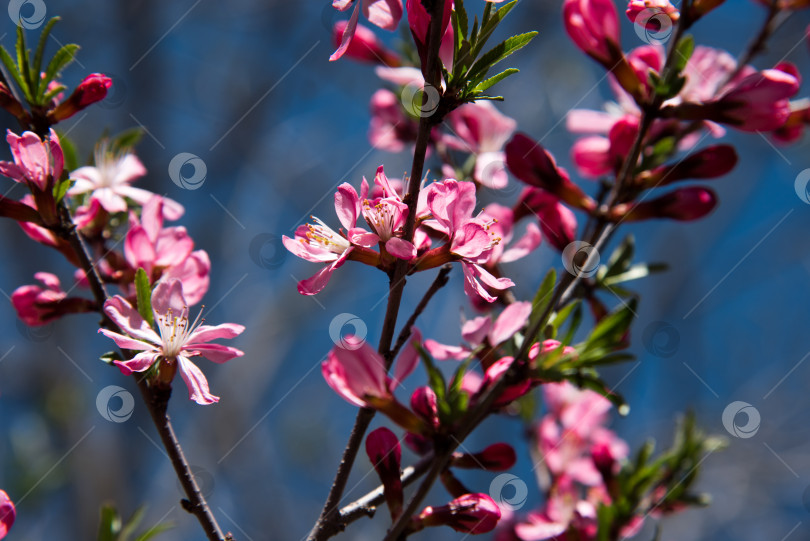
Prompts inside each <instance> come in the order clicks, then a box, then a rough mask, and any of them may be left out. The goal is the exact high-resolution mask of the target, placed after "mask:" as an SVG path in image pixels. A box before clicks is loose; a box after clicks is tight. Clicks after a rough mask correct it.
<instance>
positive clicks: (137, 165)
mask: <svg viewBox="0 0 810 541" xmlns="http://www.w3.org/2000/svg"><path fill="white" fill-rule="evenodd" d="M145 174H146V169H145V168H144V166H143V164H142V163H141V161H140V160H139V159H138V157H137V156H135V154H132V153H131V152H125V153H123V154H118V155H116V154H114V153H113V152H111V151H110V150H109V148H108V147H107V143H106V142H104V143H102V144H100V145H99V146H98V147H96V152H95V166H91V165H88V166H84V167H80V168H78V169H76V170H75V171H73V173H72V174H71V178H75V179H76V183H75V184H74V185H73V187H72V188H70V190H68V195H70V196H75V195H79V194H83V193H87V192H90V199H91V200H96V201H98V202H99V203H101V206H102V207H104V209H105V210H106V211H107V212H110V213H114V212H125V211H126V210H127V203H126V201H125V200H124V198H125V197H128V198H129V199H132V200H133V201H135V202H136V203H138V204H140V205H145V204H146V203H147V202H148V201H149V200H150V199H151V198H152V197H153V196H154V195H155V194H153V193H152V192H149V191H147V190H142V189H141V188H133V187H132V186H130V184H131V183H132V182H133V181H134V180H135V179H138V178H140V177H142V176H144V175H145ZM163 211H164V213H165V215H166V217H167V218H168V219H170V220H177V219H178V218H180V216H182V215H183V207H182V206H181V205H180V204H179V203H177V202H175V201H172V200H171V199H169V198H167V197H164V198H163Z"/></svg>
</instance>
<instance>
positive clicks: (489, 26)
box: [470, 0, 517, 57]
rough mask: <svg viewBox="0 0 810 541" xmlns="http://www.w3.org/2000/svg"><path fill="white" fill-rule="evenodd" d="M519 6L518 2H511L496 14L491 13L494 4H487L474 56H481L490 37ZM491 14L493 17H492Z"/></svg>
mask: <svg viewBox="0 0 810 541" xmlns="http://www.w3.org/2000/svg"><path fill="white" fill-rule="evenodd" d="M516 5H517V0H514V1H512V2H509V3H508V4H506V5H505V6H502V7H501V8H500V9H498V10H496V11H495V13H491V11H492V3H491V2H487V5H486V7H485V8H484V18H483V19H482V20H481V30H480V32H479V33H478V36H477V39H476V40H475V41H473V40H472V39H471V40H470V41H471V42H472V43H473V56H474V57H478V55H479V54H481V51H483V50H484V47H485V46H486V44H487V41H488V40H489V38H490V36H492V33H493V32H494V31H495V29H496V28H497V27H498V24H500V22H501V21H502V20H503V18H504V17H506V16H507V15H508V14H509V12H510V11H512V8H514V7H515V6H516ZM490 13H491V16H490Z"/></svg>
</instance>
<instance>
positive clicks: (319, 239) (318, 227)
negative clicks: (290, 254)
mask: <svg viewBox="0 0 810 541" xmlns="http://www.w3.org/2000/svg"><path fill="white" fill-rule="evenodd" d="M312 219H313V220H314V221H315V223H314V224H307V228H308V229H309V231H308V232H307V240H308V241H309V244H310V246H315V247H318V248H323V249H326V250H329V251H330V252H333V253H335V254H338V255H339V254H342V253H343V252H345V251H346V250H348V249H349V246H350V244H349V241H348V240H346V239H345V238H344V237H343V236H341V235H340V234H339V233H338V232H337V231H335V230H334V229H332V228H331V227H329V226H328V225H326V224H325V223H323V222H322V221H321V220H320V219H319V218H316V217H315V216H312ZM301 240H302V241H303V239H301Z"/></svg>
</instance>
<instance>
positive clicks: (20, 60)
mask: <svg viewBox="0 0 810 541" xmlns="http://www.w3.org/2000/svg"><path fill="white" fill-rule="evenodd" d="M27 53H28V51H26V50H25V31H24V30H23V27H22V25H19V24H18V25H17V67H18V68H19V69H20V75H22V80H23V83H24V84H25V86H24V87H23V88H22V91H23V94H25V95H26V97H33V95H34V93H33V92H32V90H33V88H32V86H31V66H30V65H29V64H28V54H27ZM31 101H33V100H31Z"/></svg>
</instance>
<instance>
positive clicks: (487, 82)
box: [472, 68, 520, 93]
mask: <svg viewBox="0 0 810 541" xmlns="http://www.w3.org/2000/svg"><path fill="white" fill-rule="evenodd" d="M519 71H520V70H519V69H517V68H509V69H506V70H504V71H502V72H500V73H499V74H498V75H493V76H492V77H490V78H489V79H484V80H483V81H481V82H480V83H478V84H477V85H476V86H475V88H473V89H472V92H473V93H477V92H483V91H484V90H486V89H488V88H489V87H491V86H493V85H495V84H497V83H499V82H501V81H503V80H504V79H506V78H507V77H509V76H510V75H513V74H515V73H518V72H519Z"/></svg>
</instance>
